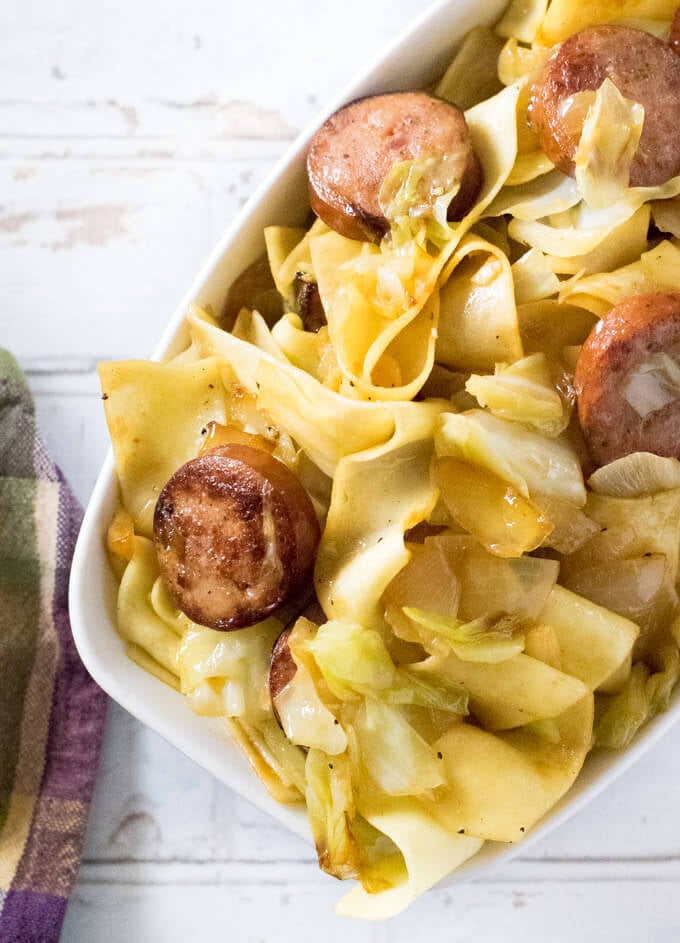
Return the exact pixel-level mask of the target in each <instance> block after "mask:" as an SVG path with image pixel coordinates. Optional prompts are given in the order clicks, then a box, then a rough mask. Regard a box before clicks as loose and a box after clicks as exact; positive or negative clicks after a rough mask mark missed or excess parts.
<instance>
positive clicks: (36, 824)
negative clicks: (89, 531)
mask: <svg viewBox="0 0 680 943" xmlns="http://www.w3.org/2000/svg"><path fill="white" fill-rule="evenodd" d="M81 517H82V512H81V509H80V507H79V505H78V503H77V501H76V499H75V497H74V496H73V493H72V492H71V490H70V488H69V487H68V485H67V484H66V482H65V481H64V478H63V477H62V475H61V472H60V471H59V469H58V468H56V466H55V465H54V464H53V463H52V462H51V461H50V459H49V457H48V455H47V452H46V450H45V446H44V443H43V441H42V439H41V438H40V436H39V435H38V432H37V429H36V424H35V415H34V408H33V402H32V399H31V396H30V393H29V390H28V387H27V385H26V382H25V380H24V379H23V377H22V376H21V373H20V372H19V369H18V367H17V366H16V363H15V362H14V360H13V359H12V358H11V357H10V356H9V355H8V354H7V353H5V352H4V351H1V350H0V943H52V941H56V940H58V939H59V935H60V932H61V926H62V921H63V918H64V913H65V911H66V904H67V901H68V896H69V894H70V892H71V889H72V887H73V883H74V881H75V878H76V874H77V872H78V865H79V863H80V853H81V850H82V845H83V838H84V835H85V827H86V824H87V816H88V811H89V806H90V800H91V797H92V790H93V786H94V778H95V773H96V770H97V765H98V761H99V752H100V748H101V741H102V734H103V729H104V716H105V706H106V699H105V695H104V693H103V691H101V690H100V689H99V688H98V687H97V686H96V685H95V683H94V682H93V681H92V679H91V678H90V677H89V675H88V674H87V672H86V671H85V668H84V667H83V665H82V663H81V661H80V659H79V658H78V654H77V652H76V649H75V646H74V644H73V639H72V636H71V628H70V625H69V619H68V580H69V571H70V566H71V558H72V555H73V548H74V545H75V540H76V536H77V534H78V528H79V526H80V521H81Z"/></svg>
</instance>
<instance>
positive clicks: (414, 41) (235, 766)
mask: <svg viewBox="0 0 680 943" xmlns="http://www.w3.org/2000/svg"><path fill="white" fill-rule="evenodd" d="M504 6H505V0H439V2H436V3H434V4H432V5H431V6H429V7H428V9H427V10H426V11H425V13H424V14H423V15H422V16H421V17H419V18H418V19H417V20H416V21H415V22H414V23H413V24H412V25H411V26H410V28H409V29H408V30H407V31H405V32H404V33H402V35H401V36H399V37H398V38H397V39H396V40H395V41H394V42H393V43H392V44H391V45H390V46H389V47H388V48H387V49H386V50H385V51H384V52H383V53H382V54H381V55H380V56H379V57H378V58H377V59H376V60H375V62H374V63H372V64H371V66H370V67H369V68H368V69H366V71H365V72H364V73H363V74H362V75H361V76H359V78H358V79H357V80H356V81H354V82H353V83H352V84H351V85H350V86H349V87H347V88H345V89H344V91H343V93H342V94H341V95H340V96H339V97H338V99H337V100H336V101H334V102H331V103H330V105H329V106H328V108H327V109H326V110H325V111H324V113H322V114H320V115H319V116H318V118H317V120H316V121H315V122H314V123H313V124H312V125H311V126H310V127H309V128H307V130H306V131H305V132H304V133H303V134H302V135H301V137H300V138H299V139H298V140H297V142H296V143H295V144H294V145H293V147H292V148H291V149H290V150H289V152H288V153H287V154H286V155H285V156H284V157H283V159H282V160H281V161H280V162H279V164H278V165H277V167H275V169H274V171H273V172H272V173H271V174H270V176H269V178H268V179H267V180H266V181H265V182H264V183H263V184H262V186H261V187H260V188H259V190H258V191H257V193H256V194H255V195H254V196H253V198H252V199H251V200H250V202H249V203H248V204H247V206H245V207H244V209H243V211H242V212H241V213H240V215H239V216H238V217H237V219H236V220H235V222H234V224H233V226H232V227H231V228H230V229H229V230H228V231H227V233H226V234H225V235H224V237H223V238H222V240H221V241H220V242H219V244H218V245H217V246H216V248H215V250H214V251H213V252H212V254H211V255H210V257H209V258H208V260H207V261H206V263H205V265H204V266H203V268H202V269H201V271H200V272H199V274H198V276H197V278H196V279H195V281H194V283H193V284H192V285H191V287H190V288H189V290H188V292H187V293H186V295H185V297H184V298H183V299H182V301H181V302H180V304H179V306H178V308H177V310H176V311H175V314H174V316H173V317H172V319H171V321H170V324H169V325H168V328H167V330H166V331H165V333H164V335H163V337H162V339H161V341H160V344H159V345H158V347H157V349H156V350H155V352H154V359H157V360H162V359H165V358H167V357H168V356H172V355H173V354H174V353H176V352H177V351H178V350H180V349H181V347H182V346H183V344H184V342H185V341H186V333H185V329H184V327H183V318H184V314H185V311H186V308H187V305H188V304H189V303H190V302H192V301H197V302H198V303H199V304H211V305H212V306H213V308H214V309H215V310H220V308H221V305H222V303H223V301H224V297H225V294H226V291H227V289H228V287H229V285H230V284H231V282H232V281H233V279H234V278H235V277H236V276H237V275H238V274H239V273H240V272H241V271H242V269H243V268H244V267H245V266H246V265H247V264H249V263H250V262H251V261H252V260H253V259H254V258H255V257H256V256H257V255H258V254H259V253H260V252H262V251H263V246H264V241H263V235H262V232H263V229H264V227H265V226H266V225H269V224H273V223H278V224H286V225H299V224H300V223H301V222H302V221H303V219H304V217H305V215H306V213H307V203H306V178H305V171H304V157H305V151H306V147H307V142H308V141H309V138H310V137H311V135H312V134H313V132H314V131H315V130H316V128H317V127H318V126H319V125H320V124H321V123H322V121H323V120H324V118H325V117H326V116H327V115H328V114H330V113H331V112H332V111H334V110H335V109H336V108H338V107H339V106H340V105H341V104H343V103H344V102H346V101H350V100H352V99H354V98H358V97H359V96H361V95H366V94H370V93H373V92H380V91H389V90H399V89H411V88H418V87H422V86H424V85H427V84H428V83H429V82H430V81H432V80H433V79H434V78H436V76H437V75H439V74H441V73H442V72H443V70H444V68H445V67H446V65H447V63H448V61H449V60H450V57H451V54H452V51H453V50H454V48H455V46H456V43H457V41H458V40H459V38H460V37H462V35H464V33H465V32H466V31H467V30H468V29H469V28H470V27H471V26H474V25H477V24H480V23H491V22H493V21H494V19H496V18H497V17H498V15H499V13H500V11H501V10H502V9H503V7H504ZM116 487H117V486H116V482H115V477H114V470H113V458H112V455H111V454H109V456H108V458H107V461H106V463H105V464H104V467H103V468H102V471H101V473H100V475H99V478H98V479H97V483H96V485H95V489H94V492H93V494H92V499H91V501H90V504H89V506H88V508H87V513H86V515H85V520H84V522H83V527H82V530H81V532H80V537H79V539H78V544H77V546H76V551H75V557H74V561H73V570H72V576H71V585H70V607H71V623H72V627H73V634H74V637H75V641H76V645H77V647H78V651H79V652H80V655H81V657H82V659H83V661H84V663H85V665H86V666H87V668H88V670H89V671H90V673H91V675H92V676H93V678H94V679H95V681H97V683H98V684H99V685H101V687H102V688H104V690H105V691H106V692H107V693H108V694H109V695H110V696H111V697H112V698H114V700H116V701H118V703H119V704H121V705H122V706H123V707H125V708H126V709H127V710H128V711H130V713H131V714H133V715H134V716H135V717H137V718H139V720H141V721H142V722H143V723H145V724H148V726H149V727H151V728H152V729H153V730H155V731H156V732H157V733H159V734H161V736H163V737H165V739H166V740H168V741H169V742H170V743H172V744H174V745H175V746H176V747H178V748H179V749H180V750H182V751H183V752H184V753H185V754H186V755H187V756H189V757H191V759H193V760H195V761H196V763H198V764H199V765H200V766H202V767H203V768H204V769H206V770H208V771H209V772H211V773H212V774H213V775H214V776H216V777H217V778H218V779H219V780H221V781H222V782H223V783H225V784H226V785H227V786H229V787H231V788H232V789H234V790H235V791H236V792H237V793H239V794H241V795H243V796H244V797H246V798H247V799H248V800H249V801H250V802H252V803H254V804H255V805H256V806H258V807H259V808H260V809H262V810H263V811H265V812H267V813H269V814H270V815H271V816H272V817H273V818H274V819H276V820H278V821H279V822H281V823H282V824H284V825H286V826H287V827H288V828H290V829H291V830H292V831H293V832H295V833H296V834H298V835H301V836H303V837H305V838H307V839H308V840H311V836H310V833H309V828H308V825H307V819H306V816H305V813H304V811H302V810H299V809H291V808H288V807H286V806H282V805H279V804H278V803H276V802H275V801H274V800H273V799H271V798H270V796H269V795H268V793H267V792H266V791H265V789H264V787H263V786H262V784H261V783H260V781H259V779H258V778H257V777H256V776H255V775H254V774H253V772H252V771H251V770H250V768H249V766H248V764H247V762H246V761H245V759H244V758H243V757H242V755H241V753H240V752H239V750H238V749H237V748H236V747H235V746H234V745H233V744H232V742H231V741H230V739H229V737H228V735H227V733H226V731H225V730H224V727H223V725H222V724H221V722H220V721H219V720H209V719H207V718H203V717H198V716H197V715H195V714H194V713H192V711H191V710H190V709H189V707H188V705H187V703H186V701H185V699H184V698H183V696H182V695H180V694H178V693H177V692H175V691H173V690H171V689H170V688H168V687H166V686H165V685H164V684H162V683H161V682H160V681H157V680H156V679H155V678H154V677H152V676H151V675H149V674H147V673H146V672H145V671H143V670H142V669H141V668H139V667H138V666H137V665H136V664H134V662H132V661H130V659H129V658H128V657H127V656H126V654H125V651H124V647H123V643H122V641H121V639H120V638H119V636H118V635H117V633H116V629H115V624H114V613H115V592H116V584H115V580H114V577H113V575H112V573H111V571H110V569H109V565H108V562H107V558H106V554H105V550H104V534H105V531H106V528H107V526H108V523H109V521H110V519H111V514H112V512H113V508H114V504H115V500H116ZM679 717H680V693H679V694H676V696H675V698H674V701H673V704H672V706H671V709H670V710H669V711H668V713H666V714H664V715H661V716H659V717H657V718H656V719H655V720H654V721H652V722H651V723H649V724H647V725H646V727H645V728H644V729H643V731H642V732H641V734H640V736H639V737H638V738H637V740H636V742H635V743H634V744H633V745H632V746H631V747H630V748H629V749H628V750H626V751H625V752H624V753H621V754H617V753H613V754H604V753H603V754H600V755H596V756H592V757H590V758H589V759H588V761H587V762H586V765H585V767H584V770H583V772H582V774H581V776H580V777H579V779H578V781H577V783H576V785H575V786H574V787H573V788H572V789H571V790H570V791H569V793H568V794H567V796H565V798H564V799H563V800H562V801H561V802H560V803H559V804H558V805H557V806H556V807H555V808H554V809H553V810H552V811H551V812H550V813H549V815H547V816H546V817H545V818H544V819H543V821H542V822H541V824H540V825H539V826H538V827H537V828H536V829H534V831H533V832H532V833H531V835H529V836H527V838H526V839H525V840H524V841H523V842H522V843H520V844H518V845H509V846H508V845H502V844H493V843H489V842H487V844H486V845H485V846H484V848H483V849H482V851H481V853H480V854H478V855H477V856H476V857H474V858H473V859H471V860H470V861H469V862H468V863H467V864H466V865H464V866H463V867H462V868H460V869H459V870H458V871H456V872H455V873H454V874H452V875H451V876H450V878H448V879H447V881H446V883H454V882H455V881H459V880H461V879H464V878H469V877H472V876H473V875H474V876H477V875H479V874H480V873H481V872H483V871H485V870H487V869H488V868H490V867H491V866H492V865H494V864H499V863H501V862H504V861H507V860H508V859H509V858H511V857H513V856H514V855H516V854H518V852H519V851H521V850H525V849H526V848H527V847H528V846H529V845H530V844H531V843H533V842H535V841H537V840H538V839H539V838H541V837H542V836H544V835H546V834H547V833H548V832H550V831H551V830H552V829H554V828H555V827H556V826H557V825H559V824H560V823H561V822H563V821H565V820H566V819H567V818H569V817H570V816H571V815H573V814H574V813H575V812H576V811H577V810H578V809H580V808H581V807H582V806H583V805H584V804H585V803H586V802H588V801H589V800H590V799H592V798H593V797H594V796H595V795H597V794H598V793H599V792H600V791H601V790H602V789H604V788H605V787H606V786H607V785H608V784H609V783H610V782H612V781H613V780H614V779H616V778H617V777H618V776H619V775H620V774H621V773H622V772H623V771H624V770H625V769H626V768H627V767H629V766H630V765H631V764H632V763H633V762H635V760H636V759H638V758H639V757H640V756H641V755H642V754H643V753H644V752H645V751H646V750H647V749H649V747H651V746H652V744H653V743H654V742H655V741H656V740H658V738H659V737H660V736H661V735H662V734H663V733H664V732H665V731H666V730H667V729H668V728H669V727H670V726H671V725H672V724H674V723H675V721H676V720H677V719H678V718H679ZM189 814H190V813H189Z"/></svg>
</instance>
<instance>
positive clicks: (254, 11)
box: [0, 0, 680, 943]
mask: <svg viewBox="0 0 680 943" xmlns="http://www.w3.org/2000/svg"><path fill="white" fill-rule="evenodd" d="M421 9H422V2H421V0H371V3H370V4H369V3H366V2H365V0H344V3H343V4H342V7H338V6H337V5H327V4H322V3H319V2H318V0H278V2H274V0H260V2H259V3H252V4H249V5H248V4H233V3H221V4H219V3H215V2H214V0H192V3H190V4H188V3H185V2H180V0H167V2H166V3H164V4H163V5H162V8H160V7H159V6H158V5H156V4H145V3H139V2H135V3H133V2H132V0H117V2H116V3H113V2H111V0H100V2H97V3H94V4H93V3H91V2H86V0H62V2H60V3H59V4H53V3H50V2H49V0H32V2H31V3H30V4H26V3H24V2H22V0H5V3H3V4H0V30H1V35H2V36H3V43H2V44H1V45H0V194H1V196H0V301H1V305H0V343H2V344H3V345H4V346H8V347H10V349H12V350H13V351H15V352H16V353H17V354H18V355H19V357H20V360H21V362H22V364H23V365H24V367H25V368H26V369H27V371H28V376H29V380H30V383H31V386H32V388H33V390H34V393H35V395H36V403H37V410H38V417H39V420H40V424H41V427H42V429H43V432H44V434H45V436H46V438H47V441H48V444H49V446H50V449H51V451H52V454H53V455H54V457H55V458H56V460H57V461H58V462H59V463H60V464H61V466H62V468H63V469H64V471H65V473H66V474H67V475H68V477H69V479H70V481H71V482H72V484H73V486H74V488H75V490H76V493H77V494H78V496H79V497H80V499H81V500H82V501H85V500H86V499H87V497H88V495H89V493H90V491H91V489H92V485H93V483H94V479H95V477H96V474H97V471H98V469H99V466H100V464H101V461H102V459H103V457H104V454H105V452H106V450H107V448H108V440H107V435H106V429H105V425H104V421H103V413H102V409H101V403H100V400H99V388H98V383H97V377H96V362H97V360H99V359H103V358H118V357H139V356H145V355H146V354H148V352H149V351H150V350H151V349H152V348H153V346H154V345H155V342H156V340H157V338H158V336H159V334H160V331H161V330H162V328H163V326H164V325H165V323H166V321H167V319H168V317H169V316H170V314H171V312H172V310H173V309H174V306H175V304H176V303H177V301H178V299H179V298H180V297H181V295H182V294H183V293H184V291H185V290H186V287H187V285H188V283H189V281H190V279H191V278H193V276H194V274H195V272H196V270H197V268H198V266H199V264H200V263H201V262H202V260H203V258H204V257H205V255H206V253H207V252H208V250H209V249H210V248H211V246H212V245H213V244H214V242H215V240H216V239H217V237H218V236H219V234H220V233H221V232H222V230H223V229H224V227H225V226H226V225H228V224H229V222H230V221H231V219H232V218H233V216H234V214H235V213H236V212H237V210H238V209H239V207H240V206H241V205H242V203H243V201H244V200H245V199H246V198H247V196H248V194H249V193H250V192H252V189H253V187H254V186H255V185H256V184H257V183H258V181H259V180H261V179H262V178H263V176H264V175H265V173H266V172H267V171H268V169H269V168H270V167H271V166H272V164H273V162H274V161H275V160H276V159H277V158H278V156H279V155H280V154H281V153H282V152H283V150H284V149H285V147H286V146H287V145H288V144H289V143H290V141H291V140H292V138H293V137H294V135H295V134H296V132H297V131H298V130H299V129H300V128H302V127H303V126H304V125H305V123H306V122H308V121H309V120H310V119H311V118H312V117H313V115H314V113H315V112H316V110H317V109H318V108H319V107H320V106H321V105H322V104H323V102H324V101H326V100H328V99H329V98H330V97H331V96H332V95H333V94H335V93H337V91H338V90H339V89H340V88H341V87H342V85H343V84H344V83H345V82H346V81H348V80H349V79H350V78H351V76H352V74H353V73H354V72H355V71H356V70H357V69H358V68H359V67H361V66H362V65H363V63H364V62H365V61H366V60H367V59H368V57H369V56H370V55H371V54H372V53H373V52H374V51H375V50H376V49H377V48H378V47H379V46H380V45H382V44H383V43H384V42H385V41H386V40H387V39H389V38H390V37H391V36H392V35H394V34H395V33H396V31H397V30H398V29H400V28H401V27H403V26H404V25H405V24H406V22H407V21H408V20H409V18H410V17H412V16H414V15H416V14H417V13H419V12H420V10H421ZM679 778H680V730H677V731H675V732H673V733H671V734H670V735H669V736H667V737H666V738H665V740H663V741H662V742H661V743H660V744H659V745H657V746H656V747H655V748H654V749H653V750H652V751H651V752H650V753H649V754H648V755H647V757H645V759H644V760H643V761H642V762H641V763H640V764H638V766H637V767H635V768H634V769H633V770H632V771H630V772H629V773H628V774H627V775H626V776H625V777H624V778H623V779H622V780H621V781H619V782H618V783H617V784H615V785H614V786H613V787H612V788H611V789H610V790H609V791H608V792H607V793H605V794H604V795H603V796H601V797H600V798H599V799H597V800H595V802H593V803H592V804H591V805H590V806H589V807H588V808H587V809H586V810H584V811H583V812H582V813H580V814H579V815H578V816H576V817H575V818H574V819H573V820H572V821H571V822H569V823H567V824H566V825H564V826H563V827H562V828H560V829H559V830H558V831H557V832H555V833H554V834H553V835H552V836H551V837H550V838H549V839H548V840H546V841H543V842H542V843H541V844H540V845H537V846H535V847H534V848H532V849H531V850H530V853H527V855H526V856H525V857H523V858H522V859H520V860H517V861H516V862H514V863H513V864H511V865H510V866H508V867H507V868H505V869H504V870H503V871H502V872H499V873H496V874H492V875H490V876H489V877H488V878H487V879H485V880H484V881H483V882H480V883H479V884H471V885H466V886H461V887H456V888H453V889H448V890H443V891H437V892H435V893H433V894H431V895H428V896H427V898H425V899H423V900H421V901H419V902H418V903H417V904H416V905H415V906H414V907H413V908H412V909H411V910H410V911H409V912H408V913H407V914H405V915H404V916H402V917H400V918H398V919H397V920H394V921H391V922H390V923H388V924H386V925H370V924H356V923H348V922H347V921H345V920H340V919H338V918H335V917H333V916H332V908H333V905H334V902H335V901H336V900H337V898H338V897H339V896H340V893H341V890H342V889H341V888H340V886H339V885H338V884H337V883H336V882H334V881H333V880H331V879H330V878H327V877H326V876H324V875H322V874H320V873H319V872H318V869H317V867H316V864H315V862H314V855H313V852H312V850H311V849H310V848H309V847H308V846H307V845H306V844H305V843H304V842H302V841H300V840H299V839H298V838H296V837H294V836H292V835H289V834H288V833H287V832H285V831H284V830H283V829H281V828H280V827H279V826H277V825H276V824H274V823H272V822H271V821H270V820H269V819H267V818H266V816H264V815H263V814H261V813H260V812H258V811H257V810H255V809H253V808H252V807H251V806H250V805H249V804H248V803H247V802H246V801H245V800H242V799H240V798H238V797H236V796H234V795H233V794H232V793H230V792H229V791H228V790H227V789H225V788H224V787H222V786H221V785H220V784H219V783H217V782H216V781H215V780H214V779H212V778H211V777H210V776H209V775H208V774H206V773H204V772H203V771H202V770H200V769H199V768H198V767H196V766H195V765H194V764H193V763H192V762H191V761H189V760H188V759H186V758H185V757H184V756H182V755H181V754H179V753H178V752H177V751H176V750H175V749H174V748H172V747H170V746H169V745H168V744H166V743H165V742H164V741H162V740H161V739H160V738H159V737H157V736H156V735H155V734H153V733H152V732H151V731H149V730H147V729H146V728H144V727H142V726H141V725H140V724H139V723H138V722H137V721H135V720H134V719H133V718H131V717H130V716H129V715H127V714H126V713H125V712H124V711H123V710H121V709H120V708H117V707H116V706H115V705H112V707H111V710H110V715H109V721H108V726H107V733H106V742H105V748H104V756H103V762H102V768H101V771H100V775H99V780H98V784H97V791H96V796H95V802H94V807H93V812H92V816H91V821H90V828H89V831H88V836H87V842H86V848H85V855H84V862H83V867H82V870H81V874H80V879H79V883H78V886H77V889H76V893H75V895H74V897H73V899H72V902H71V905H70V908H69V912H68V915H67V921H66V925H65V929H64V936H63V939H64V940H65V941H67V943H93V941H99V940H102V941H103V940H106V941H107V943H131V941H132V943H136V941H142V940H144V941H146V940H151V941H155V940H163V941H164V943H175V941H177V943H179V941H182V943H185V941H186V940H187V939H191V940H195V941H199V943H200V941H204V940H205V941H207V940H215V939H222V938H228V939H230V940H236V941H243V943H251V941H252V943H255V941H262V940H266V941H268V943H279V941H281V943H283V941H290V940H295V941H297V943H307V941H310V943H311V941H314V943H317V941H318V940H319V939H320V938H323V939H324V940H328V941H329V943H336V941H338V943H340V941H342V943H344V941H345V940H346V939H347V935H348V933H351V935H352V937H353V938H355V939H356V941H357V943H364V941H371V943H382V941H387V940H390V941H397V943H399V941H404V943H406V941H409V943H417V941H420V940H423V941H424V940H430V939H431V937H432V934H433V932H434V933H441V934H442V935H443V936H445V939H446V940H447V941H451V943H463V941H465V943H469V941H473V940H474V941H475V943H486V941H489V943H491V941H494V943H496V941H497V940H498V939H499V938H502V939H503V940H504V941H506V943H519V941H522V943H526V941H530V940H548V941H550V943H571V941H572V940H574V939H578V940H582V941H584V943H604V941H609V940H613V939H615V940H617V943H626V941H629V940H630V941H636V943H639V941H640V940H655V941H657V943H666V941H668V943H670V941H676V940H678V939H679V938H680V899H679V898H678V895H677V894H675V893H674V889H675V886H676V885H677V883H678V881H679V880H680V815H679V814H678V810H677V801H676V792H677V790H676V784H677V782H678V780H679Z"/></svg>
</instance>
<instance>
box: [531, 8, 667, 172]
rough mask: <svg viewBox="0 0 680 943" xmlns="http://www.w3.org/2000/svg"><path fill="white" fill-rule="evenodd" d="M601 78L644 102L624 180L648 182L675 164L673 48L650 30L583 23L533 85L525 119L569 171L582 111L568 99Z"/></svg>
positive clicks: (557, 162) (591, 88)
mask: <svg viewBox="0 0 680 943" xmlns="http://www.w3.org/2000/svg"><path fill="white" fill-rule="evenodd" d="M607 78H609V79H610V80H611V81H612V82H613V83H614V85H615V86H616V87H617V89H618V90H619V92H621V94H622V95H623V96H624V98H628V99H631V100H632V101H635V102H638V103H639V104H641V105H642V106H643V107H644V109H645V120H644V125H643V128H642V136H641V138H640V143H639V145H638V149H637V152H636V154H635V157H634V158H633V163H632V166H631V170H630V185H631V186H633V187H651V186H657V185H658V184H662V183H665V182H666V180H669V179H670V178H671V177H673V176H675V175H676V174H677V173H679V172H680V135H678V116H679V115H680V56H678V55H676V53H675V52H673V50H672V48H671V46H670V45H668V44H667V43H665V42H662V40H660V39H657V38H656V37H655V36H652V35H650V34H649V33H645V32H643V31H642V30H639V29H633V28H631V27H628V26H612V25H605V26H591V27H588V28H587V29H584V30H582V31H581V32H580V33H575V34H574V35H573V36H570V37H569V39H567V40H565V42H564V43H562V45H561V46H560V48H559V49H558V51H557V52H556V53H555V55H553V56H552V57H551V58H550V59H549V60H548V62H547V64H546V66H545V67H544V70H543V72H542V74H541V77H540V79H539V81H538V82H537V83H536V86H535V87H534V89H533V93H532V101H531V109H530V114H531V123H532V125H533V127H534V129H535V130H536V132H537V133H538V137H539V140H540V143H541V147H542V148H543V150H544V151H545V153H546V154H547V156H548V157H549V158H550V160H551V161H552V162H553V163H554V164H555V165H556V166H557V167H558V168H559V169H560V170H562V171H564V173H566V174H571V175H572V176H573V175H574V157H575V155H576V150H577V148H578V143H579V139H580V136H581V127H582V120H583V118H585V114H584V115H583V118H582V119H581V120H580V121H578V120H576V121H575V120H574V115H573V114H570V109H569V105H570V99H571V97H572V96H573V95H576V94H577V93H578V92H585V91H596V90H597V89H598V88H599V87H600V86H601V85H602V83H603V82H604V80H605V79H607Z"/></svg>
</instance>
